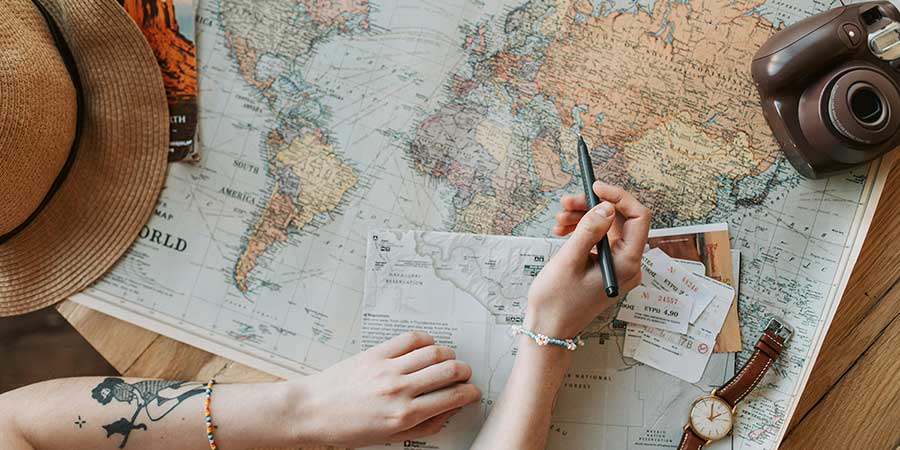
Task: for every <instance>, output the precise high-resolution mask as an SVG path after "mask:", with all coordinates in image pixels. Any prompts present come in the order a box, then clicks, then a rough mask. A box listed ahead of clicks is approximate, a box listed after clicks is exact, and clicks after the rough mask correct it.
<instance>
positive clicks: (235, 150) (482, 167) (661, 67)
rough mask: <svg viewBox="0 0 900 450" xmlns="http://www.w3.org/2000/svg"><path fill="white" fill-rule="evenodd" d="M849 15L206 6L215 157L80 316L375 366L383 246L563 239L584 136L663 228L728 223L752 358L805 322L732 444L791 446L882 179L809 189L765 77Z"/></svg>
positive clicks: (699, 1) (587, 7)
mask: <svg viewBox="0 0 900 450" xmlns="http://www.w3.org/2000/svg"><path fill="white" fill-rule="evenodd" d="M837 3H838V2H837V1H836V0H835V1H833V2H830V1H825V2H822V1H818V0H799V1H786V0H768V1H760V0H757V1H748V0H692V1H682V0H636V1H634V0H596V1H587V0H578V1H576V0H530V1H529V0H446V1H422V0H384V1H382V0H377V1H376V0H199V4H198V5H197V7H198V11H197V19H196V29H197V32H198V36H197V40H196V42H197V52H198V73H199V106H200V119H201V120H200V135H199V139H198V142H199V145H201V146H202V149H201V150H200V152H201V154H202V161H200V162H199V163H196V164H174V165H171V166H170V168H169V175H168V180H167V183H166V187H165V189H164V191H163V194H162V196H161V199H160V203H159V205H158V207H157V210H156V214H155V215H154V217H153V218H152V219H151V221H150V223H149V224H148V225H147V228H146V229H145V230H144V232H142V233H141V237H140V239H139V240H138V242H137V243H136V244H135V245H134V247H133V248H132V249H131V250H130V252H129V253H128V254H127V255H126V257H125V258H123V260H122V261H121V262H120V263H119V264H118V265H117V266H116V268H115V269H114V270H113V271H112V272H111V273H110V274H109V275H108V276H107V277H105V278H104V279H103V280H102V281H101V282H99V283H98V284H97V285H96V286H95V287H94V288H93V289H91V290H90V291H89V292H87V293H86V295H82V296H79V297H78V298H77V299H76V300H77V301H79V302H82V303H84V304H87V305H89V306H91V307H94V308H97V309H100V310H102V311H104V312H106V313H108V314H112V315H115V316H116V317H120V318H123V319H126V320H130V321H132V322H135V323H139V324H140V325H142V326H145V327H147V328H150V329H152V330H154V331H157V332H161V333H164V334H166V335H169V336H172V337H174V338H176V339H179V340H183V341H186V342H190V343H191V344H193V345H197V346H200V347H202V348H204V349H207V350H209V351H213V352H216V353H218V354H221V355H223V356H226V357H230V358H232V359H236V360H238V361H241V362H244V363H247V364H250V365H252V366H254V367H256V368H260V369H262V370H266V371H268V372H271V373H274V374H278V375H282V376H288V375H292V374H297V373H311V372H315V371H318V370H321V369H323V368H325V367H328V366H329V365H331V364H333V363H335V362H336V361H338V360H340V359H342V358H344V357H346V356H348V355H350V354H353V353H355V352H357V351H359V349H360V342H359V333H360V318H361V313H362V298H363V287H364V279H365V277H364V274H365V255H366V247H367V244H368V243H367V236H368V231H369V230H370V229H372V228H390V229H417V230H435V231H454V232H465V233H480V234H504V235H507V234H509V235H516V236H533V237H545V236H547V235H548V232H549V225H550V223H551V222H552V220H553V216H554V214H555V212H556V211H557V208H558V207H557V206H556V205H557V204H558V199H559V197H560V196H562V195H563V194H565V193H577V192H579V191H580V179H579V176H578V170H577V157H576V154H575V136H576V134H577V133H581V134H583V135H584V136H585V139H586V140H587V141H588V143H589V144H590V146H591V151H592V154H593V158H594V162H595V164H596V172H597V175H598V178H600V179H602V180H605V181H608V182H610V183H614V184H619V185H622V186H624V187H626V188H627V189H628V190H630V191H632V192H634V193H636V194H637V195H638V196H639V197H640V199H641V201H642V202H644V203H645V204H646V205H648V206H649V207H650V208H651V209H652V210H653V212H654V226H655V227H664V226H677V225H689V224H701V223H712V222H728V223H729V224H730V230H729V231H730V235H731V236H732V247H733V248H734V249H736V250H739V251H740V252H741V257H742V258H741V259H742V261H743V265H742V268H741V277H740V279H741V286H740V297H739V307H740V311H741V327H742V332H743V336H744V348H745V350H744V352H742V353H741V354H739V355H738V356H737V360H738V362H739V363H741V362H743V361H744V360H745V359H746V358H747V356H748V355H749V351H750V349H752V344H753V342H754V341H755V340H756V337H757V336H758V335H759V333H760V332H761V330H762V328H763V327H764V325H765V323H766V319H767V318H768V317H769V316H770V315H773V314H778V315H781V316H784V317H790V318H792V322H791V325H793V326H794V328H795V330H797V333H796V334H795V336H794V340H793V342H792V343H791V345H790V346H789V347H788V349H787V357H785V358H783V359H780V360H779V361H778V362H777V363H776V365H775V369H774V370H773V371H772V372H773V373H774V375H771V376H769V377H768V378H767V379H766V380H764V386H763V389H761V390H759V391H757V392H755V393H754V394H753V395H752V396H751V397H750V398H749V400H748V402H747V403H746V404H745V405H744V406H742V407H741V409H739V411H738V413H739V416H740V417H739V419H738V421H737V423H738V427H737V428H736V430H735V433H736V439H735V447H736V448H771V447H772V446H773V443H774V442H775V441H776V440H777V438H778V436H779V434H780V433H781V432H782V431H783V428H784V426H785V425H786V423H785V422H786V419H787V415H788V414H789V411H790V410H791V408H792V405H793V403H794V402H795V401H796V399H797V398H798V396H799V390H800V389H801V387H802V383H803V382H804V380H805V377H806V375H807V374H808V371H809V370H810V366H811V358H812V355H813V353H814V351H815V349H816V348H817V343H818V342H819V341H820V340H821V338H822V336H823V335H824V329H823V326H822V323H823V322H825V321H826V318H827V317H830V316H829V314H830V312H831V311H832V310H833V306H834V305H835V297H836V290H837V285H838V282H839V279H840V275H841V274H843V273H844V269H845V267H844V265H845V262H846V260H847V258H848V256H849V254H850V250H851V247H852V246H853V245H854V244H855V243H856V242H857V241H858V233H859V226H858V225H859V222H860V218H861V217H862V215H863V212H864V211H865V210H866V208H867V207H868V206H869V204H870V195H871V190H872V186H873V183H874V178H875V177H874V176H872V174H874V173H875V171H876V170H877V168H878V167H877V166H878V163H875V164H873V165H872V166H871V167H869V168H862V169H860V170H858V171H856V172H853V173H849V174H845V175H841V176H837V177H834V178H832V179H828V180H818V181H810V180H805V179H802V178H800V177H799V176H798V175H797V174H796V173H795V172H794V171H793V169H792V168H791V167H790V165H789V164H788V163H787V162H786V160H784V158H783V157H782V156H781V154H780V153H779V152H778V146H777V144H776V142H775V141H774V139H773V138H772V136H771V135H770V133H769V131H768V127H767V126H766V124H765V121H764V119H763V117H762V113H761V109H760V107H759V105H758V98H757V95H756V92H755V88H754V86H753V84H752V82H751V79H750V74H749V65H750V58H751V56H752V55H753V53H754V52H755V51H756V49H757V48H758V47H759V46H760V45H762V43H763V42H764V41H765V40H766V39H768V38H769V37H770V36H771V35H772V34H774V33H775V32H776V31H777V29H778V28H779V27H781V26H783V24H786V23H792V22H794V21H796V20H798V19H800V18H803V17H806V16H808V15H810V14H813V13H816V12H818V11H820V10H822V9H824V8H828V7H831V6H834V5H836V4H837ZM500 263H501V264H502V262H500ZM523 300H524V299H523ZM485 306H486V307H487V308H488V309H490V308H491V307H492V305H491V304H486V305H485ZM614 331H615V330H614ZM619 331H621V330H619ZM616 333H617V332H613V333H612V334H610V336H609V339H611V340H616V339H621V338H622V336H621V335H619V334H616ZM672 414H675V415H678V416H679V417H684V416H683V414H682V412H681V411H673V412H672ZM667 420H668V419H667ZM672 423H674V421H673V422H672Z"/></svg>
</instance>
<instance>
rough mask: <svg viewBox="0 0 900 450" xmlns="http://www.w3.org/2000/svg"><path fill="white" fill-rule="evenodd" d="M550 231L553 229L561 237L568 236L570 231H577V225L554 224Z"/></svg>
mask: <svg viewBox="0 0 900 450" xmlns="http://www.w3.org/2000/svg"><path fill="white" fill-rule="evenodd" d="M550 231H552V232H553V234H555V235H557V236H559V237H563V236H568V234H569V233H571V232H573V231H575V225H570V226H562V225H553V229H551V230H550Z"/></svg>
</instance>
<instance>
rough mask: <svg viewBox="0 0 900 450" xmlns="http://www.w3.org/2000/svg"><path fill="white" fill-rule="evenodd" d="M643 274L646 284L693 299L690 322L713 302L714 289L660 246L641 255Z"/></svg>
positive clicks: (695, 319) (694, 320)
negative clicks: (698, 278)
mask: <svg viewBox="0 0 900 450" xmlns="http://www.w3.org/2000/svg"><path fill="white" fill-rule="evenodd" d="M641 276H642V277H643V282H644V284H646V285H648V286H650V287H653V288H656V289H659V290H661V291H674V292H676V293H678V294H681V295H686V296H689V297H690V298H691V300H693V306H692V309H691V313H690V320H689V322H690V323H694V322H696V321H697V318H698V317H700V314H701V313H702V312H703V310H704V309H706V307H707V306H709V304H710V302H712V299H713V293H712V291H711V290H709V289H708V288H707V287H706V286H705V285H704V284H703V283H699V282H698V281H697V275H696V274H693V273H691V272H690V271H688V270H687V269H685V268H684V267H682V266H681V265H680V264H679V263H677V262H676V261H675V260H674V259H672V258H670V257H669V255H667V254H665V252H663V251H662V250H660V249H658V248H654V249H651V250H649V251H647V252H645V253H644V254H643V255H642V256H641Z"/></svg>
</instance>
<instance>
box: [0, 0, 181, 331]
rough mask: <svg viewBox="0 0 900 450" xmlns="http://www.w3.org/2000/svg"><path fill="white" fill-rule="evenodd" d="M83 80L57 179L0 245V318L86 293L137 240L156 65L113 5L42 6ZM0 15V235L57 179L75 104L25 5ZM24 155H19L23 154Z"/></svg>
mask: <svg viewBox="0 0 900 450" xmlns="http://www.w3.org/2000/svg"><path fill="white" fill-rule="evenodd" d="M39 1H40V3H41V4H42V5H44V6H45V8H46V9H47V10H48V11H49V12H50V14H51V15H52V16H53V18H54V20H55V22H56V23H57V24H58V25H59V28H60V29H61V31H62V34H63V36H64V38H65V41H66V43H67V45H68V47H69V49H70V50H71V52H72V55H73V57H74V60H75V64H76V66H77V68H78V73H79V77H80V79H81V85H82V96H83V105H82V108H83V109H82V114H83V117H82V131H81V136H80V138H79V141H78V149H77V153H76V157H75V160H74V162H73V164H72V166H71V168H70V170H69V173H68V175H67V176H66V178H65V181H64V182H63V183H62V185H61V186H60V188H59V190H57V191H56V193H55V194H54V195H53V197H52V198H51V199H50V201H49V202H48V203H47V204H46V206H45V208H44V209H43V210H41V212H40V214H39V215H38V216H37V217H36V218H35V220H34V221H33V222H32V223H31V224H30V225H28V226H27V227H26V228H25V229H23V230H22V231H21V232H19V233H17V234H16V235H15V236H13V237H12V239H10V240H9V241H7V242H5V243H3V244H0V316H8V315H14V314H22V313H26V312H30V311H33V310H36V309H39V308H42V307H45V306H48V305H51V304H53V303H56V302H58V301H60V300H63V299H65V298H66V297H68V296H70V295H72V294H74V293H76V292H78V291H80V290H82V289H84V288H85V287H87V286H88V285H89V284H90V283H92V282H94V281H95V280H97V279H98V278H99V277H100V276H102V275H103V274H104V273H105V272H106V271H108V270H109V269H110V268H111V267H112V265H113V264H114V263H115V261H116V260H117V259H118V258H119V257H121V256H122V254H123V253H124V252H125V251H126V250H127V249H128V247H129V246H130V244H131V243H132V242H133V241H134V239H135V238H136V237H137V235H138V232H139V231H140V229H141V227H142V226H143V225H144V223H145V222H146V221H147V219H148V218H149V216H150V213H151V212H152V211H153V207H154V206H155V204H156V200H157V197H158V195H159V191H160V189H161V188H162V184H163V180H164V178H165V171H166V154H167V147H168V110H167V106H166V98H165V91H164V89H163V84H162V77H161V75H160V72H159V66H158V65H157V64H156V60H155V59H154V57H153V53H152V51H151V49H150V47H149V45H148V44H147V42H146V41H145V40H144V38H143V35H142V34H141V32H140V30H138V28H137V26H136V25H135V24H134V23H133V22H132V20H131V18H130V17H129V16H128V15H127V14H126V13H125V11H124V10H123V9H122V8H121V7H120V6H119V5H118V4H117V3H116V1H115V0H39ZM4 3H5V4H4V6H3V8H0V28H2V31H0V169H2V172H0V177H2V178H4V181H0V188H2V189H3V190H0V202H5V203H6V206H4V207H3V209H0V233H3V232H5V231H8V230H3V228H12V227H15V226H16V225H17V224H19V223H21V222H22V220H24V218H25V217H27V216H28V215H29V214H30V213H31V212H32V211H34V209H35V207H36V206H37V204H39V203H40V200H41V199H42V198H43V196H44V194H45V193H46V192H47V189H48V187H49V185H50V183H52V181H53V179H54V178H55V177H56V175H57V174H58V173H59V170H60V168H61V167H62V165H63V163H64V162H65V159H66V157H67V155H68V150H69V148H70V146H71V143H72V139H73V134H74V129H75V116H76V113H75V97H74V90H73V88H72V84H71V82H70V81H69V77H68V74H67V73H66V72H65V67H64V65H62V61H61V59H60V57H59V52H58V50H57V49H56V47H55V45H54V43H53V41H52V38H51V37H50V35H49V32H48V29H47V25H46V23H45V21H44V20H43V17H42V16H41V15H40V13H39V12H38V10H37V8H36V7H35V6H34V5H33V4H32V3H31V1H30V0H8V1H6V2H4ZM23 155H25V156H24V157H23Z"/></svg>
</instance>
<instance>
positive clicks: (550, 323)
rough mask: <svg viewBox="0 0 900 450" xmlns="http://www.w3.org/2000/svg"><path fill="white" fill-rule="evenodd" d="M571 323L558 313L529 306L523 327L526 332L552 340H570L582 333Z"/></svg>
mask: <svg viewBox="0 0 900 450" xmlns="http://www.w3.org/2000/svg"><path fill="white" fill-rule="evenodd" d="M571 322H572V321H571V320H568V319H567V318H564V317H562V316H561V315H560V314H558V313H557V312H556V311H553V310H551V309H547V308H541V307H540V306H537V305H536V306H534V307H532V306H531V305H529V306H528V308H526V310H525V320H524V323H523V325H522V326H523V327H524V328H525V329H526V330H529V331H531V332H534V333H540V334H543V335H545V336H549V337H552V338H557V339H569V338H573V337H575V336H576V335H577V334H578V333H579V332H580V331H581V329H580V328H578V327H577V325H573V324H572V323H571Z"/></svg>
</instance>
